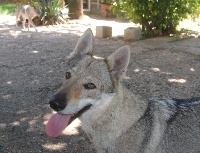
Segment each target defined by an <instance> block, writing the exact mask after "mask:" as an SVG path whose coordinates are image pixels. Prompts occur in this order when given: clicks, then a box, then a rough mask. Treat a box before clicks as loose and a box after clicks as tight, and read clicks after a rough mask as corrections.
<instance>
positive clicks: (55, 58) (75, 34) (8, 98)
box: [0, 16, 200, 153]
mask: <svg viewBox="0 0 200 153" xmlns="http://www.w3.org/2000/svg"><path fill="white" fill-rule="evenodd" d="M96 25H112V26H113V29H114V30H113V31H114V34H113V35H114V36H117V35H121V34H122V32H123V29H124V28H126V27H127V26H131V25H130V24H127V23H123V22H118V21H116V20H111V19H110V20H107V21H104V20H103V19H99V18H97V19H95V18H89V17H88V18H85V19H83V20H78V21H73V22H71V23H69V24H67V25H59V26H54V27H52V26H49V27H37V28H38V31H39V32H35V30H34V28H31V31H30V32H28V31H27V30H22V29H21V26H19V28H16V27H15V17H14V16H0V152H3V153H29V152H34V153H39V152H42V153H45V152H46V153H47V152H48V153H49V152H67V153H70V152H73V153H76V152H81V153H84V152H85V153H93V152H95V151H94V149H93V148H92V145H91V144H90V142H89V141H88V139H87V137H86V135H85V134H84V132H83V131H82V130H81V123H80V122H79V121H78V120H76V121H75V122H74V123H73V124H72V126H70V127H69V128H67V129H66V130H65V131H64V132H63V134H62V135H61V136H60V137H58V138H56V139H52V138H49V137H47V136H46V134H45V124H46V121H47V120H48V118H49V117H50V115H51V114H52V110H51V109H50V107H49V105H48V101H49V98H50V97H51V95H52V94H53V93H54V92H55V91H56V90H57V89H58V88H59V86H60V85H61V83H62V78H63V76H64V74H65V57H66V56H67V55H68V54H69V53H70V52H71V51H72V50H73V49H74V46H75V45H76V43H77V41H78V39H79V37H80V35H82V33H83V32H84V31H85V30H86V29H87V28H91V29H92V30H93V32H94V34H95V26H96ZM125 44H129V45H130V46H131V63H130V65H129V69H128V73H127V77H126V78H125V79H124V81H123V82H124V84H125V85H126V86H127V88H129V89H130V90H132V91H133V93H137V94H140V95H142V96H144V97H147V98H149V97H152V96H161V97H175V98H189V97H197V96H200V78H199V76H200V69H199V67H200V39H198V38H191V39H184V40H176V39H174V38H172V37H160V38H154V39H146V40H140V41H136V42H125V41H124V40H123V39H122V37H118V38H116V37H115V38H110V39H100V38H95V46H94V52H95V54H96V55H99V56H107V55H109V54H111V53H112V52H113V51H114V50H115V49H117V48H118V47H120V46H122V45H125Z"/></svg>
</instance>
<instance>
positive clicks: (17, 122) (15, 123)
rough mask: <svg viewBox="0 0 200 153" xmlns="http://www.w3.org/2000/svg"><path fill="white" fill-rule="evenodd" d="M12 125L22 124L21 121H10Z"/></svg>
mask: <svg viewBox="0 0 200 153" xmlns="http://www.w3.org/2000/svg"><path fill="white" fill-rule="evenodd" d="M10 125H12V126H20V121H14V122H12V123H10Z"/></svg>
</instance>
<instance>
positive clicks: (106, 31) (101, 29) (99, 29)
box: [96, 26, 112, 38]
mask: <svg viewBox="0 0 200 153" xmlns="http://www.w3.org/2000/svg"><path fill="white" fill-rule="evenodd" d="M96 37H99V38H108V37H112V27H109V26H96Z"/></svg>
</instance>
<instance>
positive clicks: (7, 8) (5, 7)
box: [0, 4, 16, 15]
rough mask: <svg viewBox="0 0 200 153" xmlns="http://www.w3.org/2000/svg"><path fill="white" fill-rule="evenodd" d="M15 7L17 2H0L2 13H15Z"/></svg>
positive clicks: (0, 12) (0, 11)
mask: <svg viewBox="0 0 200 153" xmlns="http://www.w3.org/2000/svg"><path fill="white" fill-rule="evenodd" d="M15 7H16V5H15V4H0V14H7V15H13V14H14V10H15Z"/></svg>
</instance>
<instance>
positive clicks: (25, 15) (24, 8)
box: [15, 5, 41, 31]
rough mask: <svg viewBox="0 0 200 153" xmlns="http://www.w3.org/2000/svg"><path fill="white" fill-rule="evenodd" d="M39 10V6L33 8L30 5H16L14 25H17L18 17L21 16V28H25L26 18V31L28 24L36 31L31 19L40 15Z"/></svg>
mask: <svg viewBox="0 0 200 153" xmlns="http://www.w3.org/2000/svg"><path fill="white" fill-rule="evenodd" d="M40 14H41V11H40V9H39V8H37V9H35V8H34V7H32V6H29V5H20V6H17V8H16V10H15V15H16V27H18V19H19V18H20V17H22V19H23V21H22V25H23V28H24V29H25V22H26V19H28V31H29V29H30V25H32V26H33V27H34V28H35V30H36V31H37V29H36V27H35V25H34V23H33V21H32V19H33V18H34V17H36V16H40Z"/></svg>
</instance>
